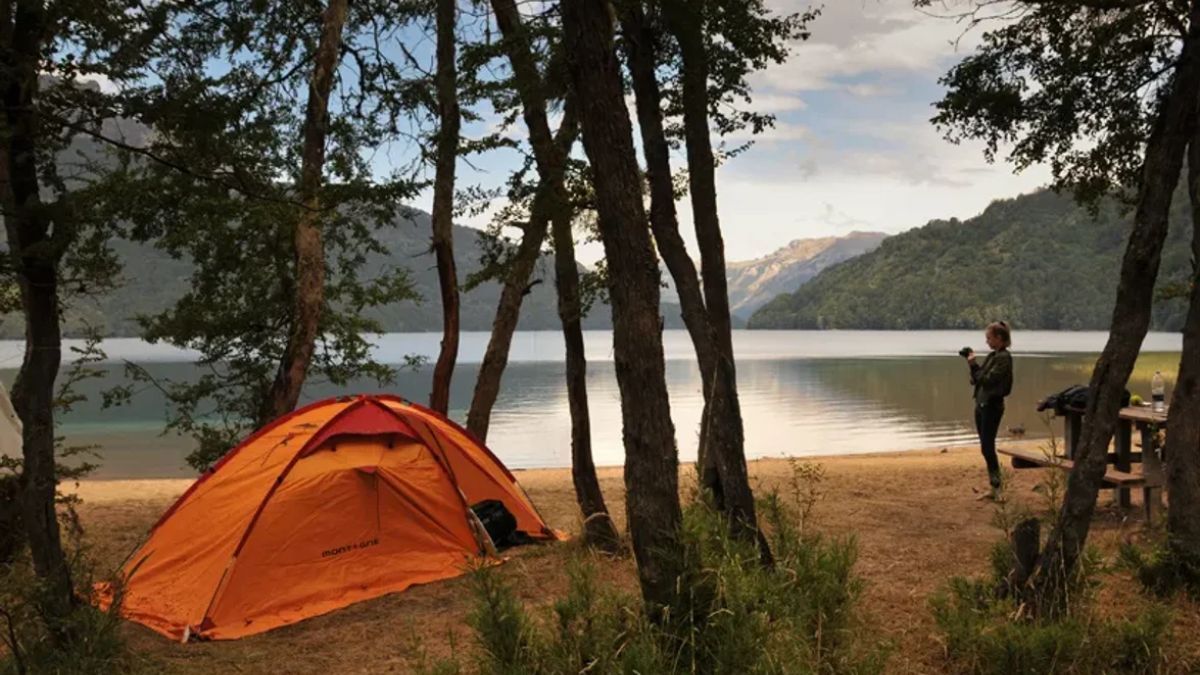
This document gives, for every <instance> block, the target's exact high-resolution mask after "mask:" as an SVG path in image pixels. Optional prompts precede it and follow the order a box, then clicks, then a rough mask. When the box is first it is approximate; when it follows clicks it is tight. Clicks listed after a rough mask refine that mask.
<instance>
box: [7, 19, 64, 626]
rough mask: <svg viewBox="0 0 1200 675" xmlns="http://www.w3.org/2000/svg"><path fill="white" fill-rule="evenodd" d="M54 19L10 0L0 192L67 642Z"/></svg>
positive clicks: (46, 548)
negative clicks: (59, 430)
mask: <svg viewBox="0 0 1200 675" xmlns="http://www.w3.org/2000/svg"><path fill="white" fill-rule="evenodd" d="M47 21H48V19H47V17H46V11H45V7H44V6H43V4H42V3H41V2H37V1H31V2H19V3H16V8H15V12H14V11H13V3H12V2H5V3H4V5H3V10H0V23H2V25H0V52H2V53H0V61H2V62H3V69H0V83H2V84H3V96H4V119H3V121H4V129H3V134H0V200H2V203H3V206H4V225H5V231H6V233H7V235H8V247H9V256H10V257H11V259H12V264H13V268H14V269H15V271H16V276H17V284H18V285H19V287H20V291H21V307H22V311H23V314H24V319H25V356H24V359H23V360H22V362H21V369H20V371H19V372H18V373H17V380H16V383H15V384H14V385H13V396H12V400H13V407H14V408H16V411H17V415H18V416H19V417H20V419H21V424H22V426H23V431H22V456H21V461H22V464H21V477H20V485H19V488H18V494H19V499H20V503H21V516H22V521H23V522H24V526H25V538H26V540H27V541H28V544H29V551H30V554H31V556H32V558H33V568H34V572H35V573H36V574H37V576H38V577H39V578H40V579H41V581H42V583H43V584H44V591H43V592H42V593H40V594H39V595H38V607H39V610H40V613H41V615H42V617H43V618H44V619H45V621H46V623H47V625H48V626H49V628H50V632H51V635H52V637H53V638H54V639H55V640H56V641H60V642H61V641H63V640H67V639H69V638H70V634H69V630H68V628H67V625H66V622H65V620H66V619H67V616H68V614H69V613H70V612H71V610H72V608H73V607H74V605H75V595H74V593H73V590H72V582H71V570H70V567H69V566H68V564H67V558H66V555H65V554H64V552H63V547H62V540H61V538H60V535H59V528H58V516H57V513H56V511H55V491H56V489H57V484H58V481H57V478H56V477H55V470H54V469H55V467H54V399H55V395H54V381H55V378H57V376H58V367H59V362H60V359H61V357H62V335H61V332H60V329H59V323H58V321H59V302H58V262H59V258H60V257H61V252H62V250H63V246H62V241H61V240H62V239H63V238H65V236H66V234H65V233H66V232H68V231H69V229H70V224H69V223H66V222H57V223H54V222H52V221H51V217H50V214H49V213H48V209H47V207H46V205H45V204H43V203H42V201H41V197H40V193H39V190H40V184H39V181H38V167H37V150H38V148H37V145H38V140H39V130H38V118H37V113H36V110H35V105H36V103H37V95H38V77H39V75H40V71H39V68H40V57H41V52H42V49H43V46H44V45H43V41H44V40H45V39H46V34H47V31H48V28H49V27H48V24H47ZM52 226H53V227H54V232H53V234H52V233H51V227H52Z"/></svg>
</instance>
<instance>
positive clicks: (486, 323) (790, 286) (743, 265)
mask: <svg viewBox="0 0 1200 675" xmlns="http://www.w3.org/2000/svg"><path fill="white" fill-rule="evenodd" d="M430 232H431V230H430V220H429V214H427V213H425V212H423V211H420V210H417V209H411V208H409V209H406V210H405V212H404V214H403V215H401V216H399V217H397V219H396V221H395V222H394V223H393V225H392V226H391V227H385V228H381V229H380V230H379V231H377V233H376V237H377V238H378V239H379V241H380V243H381V244H383V246H384V248H385V249H386V250H387V251H388V253H387V254H386V255H382V256H380V255H372V256H369V257H368V260H367V262H366V265H365V267H364V269H363V270H362V274H363V276H364V278H368V279H369V278H373V277H376V276H378V275H380V274H382V273H383V271H384V270H385V269H389V268H393V267H396V266H401V267H405V268H407V269H408V270H409V271H410V273H411V280H412V282H413V286H414V288H415V290H416V291H417V293H418V294H419V295H420V296H421V298H422V300H421V301H420V302H403V303H398V304H395V305H390V306H387V307H379V308H375V309H373V310H371V311H370V316H372V317H373V318H375V319H377V320H378V321H379V322H380V325H382V326H383V328H384V330H385V331H387V332H424V331H438V330H441V326H442V324H441V303H440V302H439V300H438V297H439V291H438V280H437V269H436V267H435V263H434V258H433V254H432V252H431V251H430V248H429V238H430ZM478 236H479V231H478V230H475V229H472V228H469V227H462V226H455V228H454V246H455V257H456V258H457V262H458V272H459V276H460V279H466V278H467V275H469V274H471V273H472V272H475V271H476V270H478V269H479V267H480V264H479V259H480V250H481V249H480V246H479V242H478ZM882 237H883V235H879V234H875V233H856V234H853V235H850V236H849V237H845V238H838V237H826V238H823V239H814V240H808V239H802V240H797V241H794V242H792V243H791V244H789V245H788V246H786V247H784V248H782V249H780V250H778V251H776V252H774V253H772V254H770V255H767V256H764V257H762V258H757V259H755V260H751V261H745V262H731V263H729V265H728V268H729V280H730V287H729V288H730V299H731V302H732V303H733V305H734V313H735V317H734V322H735V326H738V327H740V326H741V325H743V324H744V320H745V317H747V316H749V311H747V309H746V308H757V307H758V306H760V305H762V304H763V303H765V302H767V301H768V300H769V299H770V297H771V296H773V295H774V294H775V293H776V292H779V291H778V290H776V289H780V290H794V289H795V288H796V287H797V286H798V285H799V284H801V283H803V282H804V281H807V280H808V279H810V278H812V277H813V276H815V274H816V273H817V271H819V270H820V269H823V268H824V267H826V266H828V265H829V264H833V263H834V262H839V261H841V260H844V259H846V258H847V257H849V256H851V255H854V254H856V252H857V251H859V250H860V249H861V248H863V247H866V246H873V245H877V242H876V243H874V244H873V243H872V242H873V241H874V240H875V239H882ZM113 247H114V249H115V250H116V253H117V255H118V257H119V259H120V260H122V261H123V263H124V265H125V269H124V270H123V272H122V275H121V276H122V279H123V282H124V283H123V284H122V285H121V286H120V287H119V288H117V289H116V290H114V291H112V292H110V293H107V294H104V295H101V296H97V297H88V298H82V299H75V300H74V301H73V302H72V303H71V304H70V306H69V307H68V308H67V311H66V312H65V315H64V326H63V328H64V334H66V335H67V336H72V337H78V336H81V335H83V334H84V333H85V332H86V330H87V327H89V326H90V327H94V328H96V329H97V330H99V331H100V333H101V334H102V335H104V336H106V337H136V336H137V335H138V334H139V326H138V323H137V320H136V317H137V316H138V315H143V314H155V313H157V312H161V311H163V310H165V309H167V308H169V307H170V306H171V305H172V304H173V303H174V302H175V301H176V300H177V299H178V298H179V297H181V296H182V295H183V294H184V293H185V292H186V291H187V289H188V286H189V284H190V281H189V278H190V275H191V271H192V263H191V262H190V261H188V260H177V259H174V258H172V257H170V256H169V255H167V254H166V253H164V252H162V251H160V250H158V249H156V248H154V247H153V246H151V245H148V244H139V243H134V242H129V241H115V242H113ZM553 267H554V266H553V261H552V260H551V259H550V258H549V256H548V255H545V256H543V257H542V259H541V260H539V261H538V264H537V266H536V267H535V269H534V278H535V279H540V280H542V281H543V282H544V283H539V284H535V285H533V286H532V287H531V288H530V292H529V294H528V295H527V296H526V297H525V300H524V303H523V305H522V307H521V320H520V323H519V328H520V329H522V330H558V329H559V328H560V327H561V324H560V323H559V319H558V309H557V300H556V298H555V291H554V269H553ZM663 278H664V280H665V281H668V282H669V280H670V275H668V274H666V273H664V275H663ZM499 296H500V284H499V283H498V282H494V281H493V282H488V283H485V284H481V285H480V286H479V287H477V288H475V289H473V290H471V291H469V292H464V293H463V294H462V307H461V312H462V314H461V326H462V330H466V331H486V330H491V327H492V319H493V318H494V316H495V311H496V303H497V302H498V300H499ZM662 300H663V305H662V313H663V319H664V325H665V326H666V327H667V328H682V327H683V321H682V319H681V317H680V313H679V307H678V305H677V304H676V303H677V299H676V298H674V296H673V295H672V293H670V292H664V294H663V299H662ZM611 325H612V321H611V316H610V313H609V309H608V306H607V305H604V304H600V303H598V304H597V305H596V306H594V307H593V308H592V310H591V312H590V313H589V314H588V315H587V316H586V317H585V318H584V328H586V329H604V328H609V327H611ZM22 336H23V324H22V322H21V318H20V316H18V315H8V316H4V317H2V318H0V338H5V339H17V338H20V337H22Z"/></svg>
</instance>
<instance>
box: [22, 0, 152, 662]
mask: <svg viewBox="0 0 1200 675" xmlns="http://www.w3.org/2000/svg"><path fill="white" fill-rule="evenodd" d="M168 11H169V10H168V9H167V8H164V7H144V6H139V7H129V6H127V4H126V3H106V2H94V3H70V2H65V3H45V2H42V1H41V0H6V1H4V2H0V95H2V96H3V115H0V128H2V129H3V133H2V134H0V206H2V207H3V214H4V226H5V234H6V239H7V245H8V246H7V255H6V256H5V259H6V261H7V263H6V264H4V265H2V266H0V274H2V275H3V277H4V282H5V285H6V286H8V287H10V288H11V287H13V286H15V287H16V288H17V290H18V292H19V298H20V310H21V314H22V317H23V319H24V322H25V354H24V358H23V359H22V363H21V367H20V370H19V372H18V374H17V379H16V383H15V384H14V386H13V397H12V398H13V404H14V408H15V409H16V412H17V415H18V416H19V418H20V420H21V422H22V456H21V458H20V461H19V471H20V474H19V477H18V483H17V488H18V489H17V491H16V492H17V495H16V496H17V500H18V501H19V503H20V512H21V521H22V524H23V526H24V534H25V540H26V543H27V544H28V546H29V551H30V553H31V558H32V562H33V567H34V571H35V573H36V574H37V576H38V577H39V579H40V580H41V582H42V584H43V586H44V588H43V589H42V592H39V594H38V596H37V597H38V604H39V613H40V615H41V617H42V618H43V619H44V620H45V621H46V623H47V625H48V628H49V629H50V635H51V637H52V639H54V640H56V641H58V642H65V641H68V640H70V639H72V637H73V636H72V632H71V630H70V623H69V616H68V615H69V614H70V613H71V611H72V610H73V609H74V607H75V602H76V601H75V595H74V588H73V587H72V579H71V573H70V569H69V566H68V562H67V557H66V555H65V553H64V549H63V545H62V541H61V538H60V532H59V526H58V514H57V511H56V508H55V507H56V499H55V498H56V488H57V481H58V476H59V474H60V471H61V470H62V468H63V467H60V466H56V445H57V444H56V439H55V420H54V417H55V416H54V411H55V407H56V404H57V403H58V402H59V401H58V398H59V397H58V395H57V393H56V390H55V382H56V379H57V378H58V374H59V373H58V371H59V366H60V363H61V359H62V340H61V329H60V324H59V321H60V312H61V310H62V308H63V306H64V304H66V302H69V300H70V297H71V296H72V295H77V294H87V293H91V292H97V291H103V290H106V289H108V288H111V287H112V285H113V284H114V283H115V277H116V274H117V271H118V268H119V265H118V263H117V261H116V260H115V259H114V258H113V256H112V251H111V249H110V248H109V246H108V240H109V238H110V237H111V234H112V231H113V227H112V223H111V221H108V220H107V219H105V218H104V217H102V216H101V215H99V214H97V213H96V212H95V210H94V208H93V207H94V205H95V199H96V197H97V195H98V191H97V189H96V187H95V185H94V182H95V173H94V172H95V171H96V170H98V169H100V168H103V164H104V163H103V162H102V161H98V160H97V158H95V157H74V158H73V160H74V161H73V162H71V164H73V165H74V166H73V170H70V171H69V170H66V169H65V168H64V166H60V164H64V165H65V163H63V162H61V160H62V159H63V155H64V154H66V153H67V152H68V151H69V150H72V149H74V144H75V142H76V141H78V140H79V138H80V137H82V136H88V135H91V134H96V133H98V132H99V131H100V130H101V129H102V128H104V126H105V125H106V123H108V122H111V119H110V117H111V115H110V114H109V113H110V110H111V105H112V96H111V95H110V94H109V93H106V92H105V91H103V90H101V89H100V88H99V87H98V86H96V84H95V83H94V82H87V80H89V79H91V78H94V77H97V76H103V77H106V78H108V79H109V80H110V81H112V82H113V83H114V85H119V84H120V83H122V82H125V81H128V80H130V79H134V78H137V77H139V75H140V73H141V68H142V67H143V66H144V60H143V51H144V48H145V46H146V41H147V40H148V39H150V38H152V37H153V36H154V35H156V33H157V31H158V29H159V27H160V26H161V23H162V21H163V20H164V17H165V16H166V15H167V13H168ZM58 458H61V457H58ZM2 459H3V461H0V465H3V467H4V468H5V469H11V468H16V467H14V466H13V464H14V463H13V462H12V461H11V458H2ZM3 524H4V525H6V526H7V525H9V523H7V522H5V523H3Z"/></svg>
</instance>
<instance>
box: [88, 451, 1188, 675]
mask: <svg viewBox="0 0 1200 675" xmlns="http://www.w3.org/2000/svg"><path fill="white" fill-rule="evenodd" d="M812 461H816V462H818V463H820V464H821V465H822V466H823V467H824V469H825V479H824V480H823V482H822V484H821V488H820V493H821V497H820V501H819V502H818V504H817V507H816V510H815V517H816V520H817V525H818V527H820V528H821V529H822V530H824V531H826V532H829V533H853V534H854V535H855V536H856V538H857V541H858V544H859V550H860V557H859V562H858V565H857V568H856V569H857V571H858V573H859V574H860V575H861V576H862V577H863V578H864V579H865V580H866V582H867V588H866V592H865V595H864V598H863V602H862V610H863V612H864V613H865V616H866V618H867V621H868V622H869V623H870V625H871V626H873V627H874V629H875V630H877V631H878V632H879V634H880V635H881V636H882V637H884V638H886V639H889V640H891V641H892V643H893V644H894V645H895V651H894V653H893V655H892V658H891V660H890V662H889V665H888V672H894V673H933V672H944V671H946V661H945V656H944V650H943V647H942V645H941V643H940V641H939V638H938V635H937V632H936V630H935V626H934V625H933V619H932V616H931V614H930V611H929V604H928V601H929V597H930V595H931V594H932V593H934V592H935V591H936V590H937V589H938V588H939V587H940V586H942V585H943V584H944V583H945V581H946V579H947V578H949V577H951V576H953V575H973V574H979V573H982V572H983V571H984V570H985V569H986V566H987V560H988V553H989V550H990V548H991V546H992V545H993V543H994V542H995V541H997V540H998V538H999V537H1000V536H1001V535H1000V533H999V531H998V530H997V529H995V527H994V526H993V525H992V520H993V514H994V509H995V507H994V505H992V504H991V503H989V502H983V501H978V500H977V499H976V497H977V492H976V490H978V489H980V488H982V487H984V486H985V485H986V475H985V472H984V469H983V463H982V460H981V459H980V458H979V455H978V452H977V451H976V450H974V449H963V448H959V449H949V450H946V449H931V450H925V451H917V452H906V453H898V454H877V455H857V456H841V457H826V458H816V459H815V460H812ZM1048 471H1052V470H1051V469H1036V470H1022V471H1019V472H1016V473H1015V478H1014V481H1013V488H1012V495H1013V497H1012V500H1013V502H1015V503H1020V504H1026V505H1028V506H1029V507H1031V508H1035V509H1038V508H1042V506H1043V503H1044V500H1043V498H1042V496H1041V493H1039V492H1036V491H1034V490H1033V487H1034V486H1035V485H1036V484H1037V483H1038V482H1039V481H1040V480H1042V477H1043V474H1044V473H1045V472H1048ZM599 473H600V480H601V484H602V487H603V489H604V493H605V496H606V498H607V500H608V505H609V508H610V510H611V511H612V512H613V515H614V517H615V518H616V520H617V521H618V523H619V524H621V525H622V526H623V525H624V503H623V502H624V496H623V492H624V491H623V484H622V480H621V470H620V469H619V468H615V467H614V468H602V469H600V472H599ZM688 473H690V468H689V469H687V470H685V472H684V483H685V484H687V483H688V481H689V479H688ZM750 474H751V477H752V480H753V481H754V482H755V484H756V486H757V487H758V488H759V489H764V488H770V487H773V486H778V485H781V484H782V482H783V481H786V480H787V479H789V478H790V476H791V466H790V465H789V463H788V462H787V461H784V460H757V461H753V462H751V463H750ZM517 476H518V479H519V480H520V481H521V484H522V485H523V486H524V487H525V489H526V491H528V493H529V494H530V496H531V497H532V499H533V500H534V502H535V503H536V504H537V506H538V508H539V509H540V510H541V512H542V514H543V515H544V517H545V518H546V519H547V520H548V521H549V523H550V524H551V526H553V527H555V528H559V529H563V530H567V531H571V532H577V531H578V530H579V528H578V524H579V517H578V512H577V507H576V505H575V501H574V493H573V491H572V487H571V478H570V472H569V470H565V469H544V470H526V471H519V472H517ZM188 484H189V481H185V480H122V481H83V482H81V483H79V484H78V485H77V486H74V488H73V489H74V491H75V492H76V493H77V494H78V495H79V496H80V497H81V498H82V499H83V505H82V506H81V507H80V515H81V518H82V520H83V524H84V526H85V528H86V530H87V533H88V535H87V539H88V542H89V543H90V544H91V546H92V547H93V552H94V554H95V556H96V558H97V560H98V561H99V562H100V564H101V569H114V568H115V567H116V566H117V565H119V563H120V562H121V560H123V559H124V557H125V556H126V555H127V554H128V553H129V552H130V551H131V550H132V548H133V547H135V546H136V545H137V543H138V542H139V541H140V538H141V537H142V536H143V535H144V533H145V531H146V529H147V528H148V527H149V526H150V525H151V524H152V523H153V522H154V521H155V520H156V519H157V517H158V516H159V514H160V513H161V512H162V511H163V509H165V508H166V507H167V506H168V505H169V504H170V503H171V501H172V500H173V499H174V498H176V497H177V496H178V495H179V494H181V493H182V492H183V491H184V490H185V489H186V488H187V486H188ZM685 489H686V488H685ZM1136 500H1137V498H1136V497H1135V508H1134V509H1133V510H1130V511H1127V512H1122V511H1121V510H1119V509H1117V508H1116V507H1114V506H1113V505H1112V504H1111V497H1109V496H1108V493H1102V495H1101V497H1100V503H1101V509H1100V511H1099V513H1098V515H1097V518H1096V522H1095V524H1094V526H1093V529H1092V538H1091V542H1092V543H1094V544H1095V545H1097V546H1098V547H1099V549H1100V550H1101V552H1102V553H1104V554H1105V555H1106V556H1107V557H1108V558H1110V559H1112V558H1113V556H1115V552H1116V548H1117V545H1118V543H1119V542H1120V541H1121V540H1122V539H1125V538H1131V537H1133V538H1137V537H1140V536H1142V535H1143V530H1144V526H1143V523H1142V522H1141V519H1140V509H1138V508H1137V501H1136ZM572 550H573V545H572V544H570V543H567V544H554V545H547V546H530V547H523V548H520V549H516V550H515V552H514V553H513V555H512V557H511V559H510V560H509V561H508V563H507V564H505V565H503V566H501V568H500V569H501V570H502V573H503V574H504V575H505V576H506V578H508V579H510V580H511V581H513V582H514V583H515V584H516V587H517V589H518V592H519V594H520V596H521V598H522V599H523V600H524V601H525V602H527V603H529V604H537V605H541V604H548V603H549V602H551V601H552V600H553V598H554V597H555V595H556V594H557V593H559V592H561V591H562V589H563V588H564V587H565V575H564V572H563V568H564V565H563V562H564V560H565V559H566V558H567V557H568V556H570V555H572ZM600 566H601V570H600V572H601V576H602V578H604V579H606V580H608V581H610V582H612V583H615V584H619V585H622V586H624V587H626V588H629V589H630V590H632V589H633V588H634V587H635V577H634V570H633V566H632V561H631V560H630V559H628V558H624V559H605V560H603V561H602V562H601V563H600ZM1103 581H1104V586H1103V589H1102V591H1101V593H1100V598H1099V603H1100V607H1101V608H1102V611H1104V612H1106V613H1109V614H1113V615H1118V614H1121V613H1123V612H1132V611H1136V610H1137V608H1138V607H1139V606H1141V605H1142V604H1143V603H1144V602H1145V600H1144V598H1142V596H1141V595H1140V594H1139V593H1138V589H1137V587H1136V585H1135V584H1134V582H1133V581H1132V579H1130V577H1129V574H1128V573H1127V572H1122V571H1120V570H1110V571H1108V572H1106V573H1105V574H1104V575H1103ZM470 606H471V602H470V597H469V594H468V593H467V589H466V585H465V583H464V581H463V580H461V579H456V580H451V581H448V582H443V583H437V584H431V585H427V586H421V587H416V588H412V589H410V590H408V591H406V592H404V593H400V594H396V595H392V596H387V597H384V598H379V599H376V600H373V601H369V602H364V603H360V604H358V605H354V606H352V607H349V608H346V609H344V610H340V611H337V612H334V613H332V614H329V615H326V616H322V617H317V618H314V619H310V620H308V621H305V622H302V623H299V624H296V625H293V626H288V627H285V628H282V629H279V630H276V631H272V632H270V633H267V634H265V635H261V636H255V637H251V638H246V639H242V640H238V641H234V642H214V643H199V644H189V645H178V644H174V643H171V642H169V641H167V640H165V639H164V638H162V637H160V636H158V635H157V634H154V633H151V632H150V631H148V630H146V629H144V628H142V627H140V626H136V625H133V624H130V625H129V626H128V627H127V628H126V630H127V633H128V635H129V638H130V640H131V643H132V644H133V646H134V647H135V648H136V649H137V650H138V651H139V652H141V653H143V654H145V655H146V657H147V658H148V659H153V662H154V663H155V666H156V667H162V668H165V669H166V670H168V671H170V672H180V673H193V672H195V673H199V672H205V673H209V672H245V673H266V672H271V673H375V672H399V673H402V672H408V671H410V670H411V669H412V667H413V664H414V663H416V662H417V661H418V660H419V659H420V658H421V657H422V655H423V654H424V655H428V656H430V657H439V656H443V655H446V654H449V653H452V652H455V653H459V654H462V653H463V652H464V651H465V650H469V649H471V648H472V645H471V636H470V632H469V630H468V629H467V628H466V626H465V623H464V618H465V617H466V615H467V613H468V612H469V611H470ZM1174 615H1175V622H1176V625H1175V630H1176V631H1177V634H1178V635H1179V636H1195V635H1198V634H1200V607H1198V606H1197V605H1196V604H1192V603H1188V602H1186V601H1177V602H1176V603H1175V608H1174ZM1189 640H1190V641H1189ZM1189 640H1183V641H1180V644H1181V645H1182V646H1183V651H1184V652H1185V653H1188V654H1190V656H1192V657H1197V658H1200V640H1194V639H1191V638H1189Z"/></svg>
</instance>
